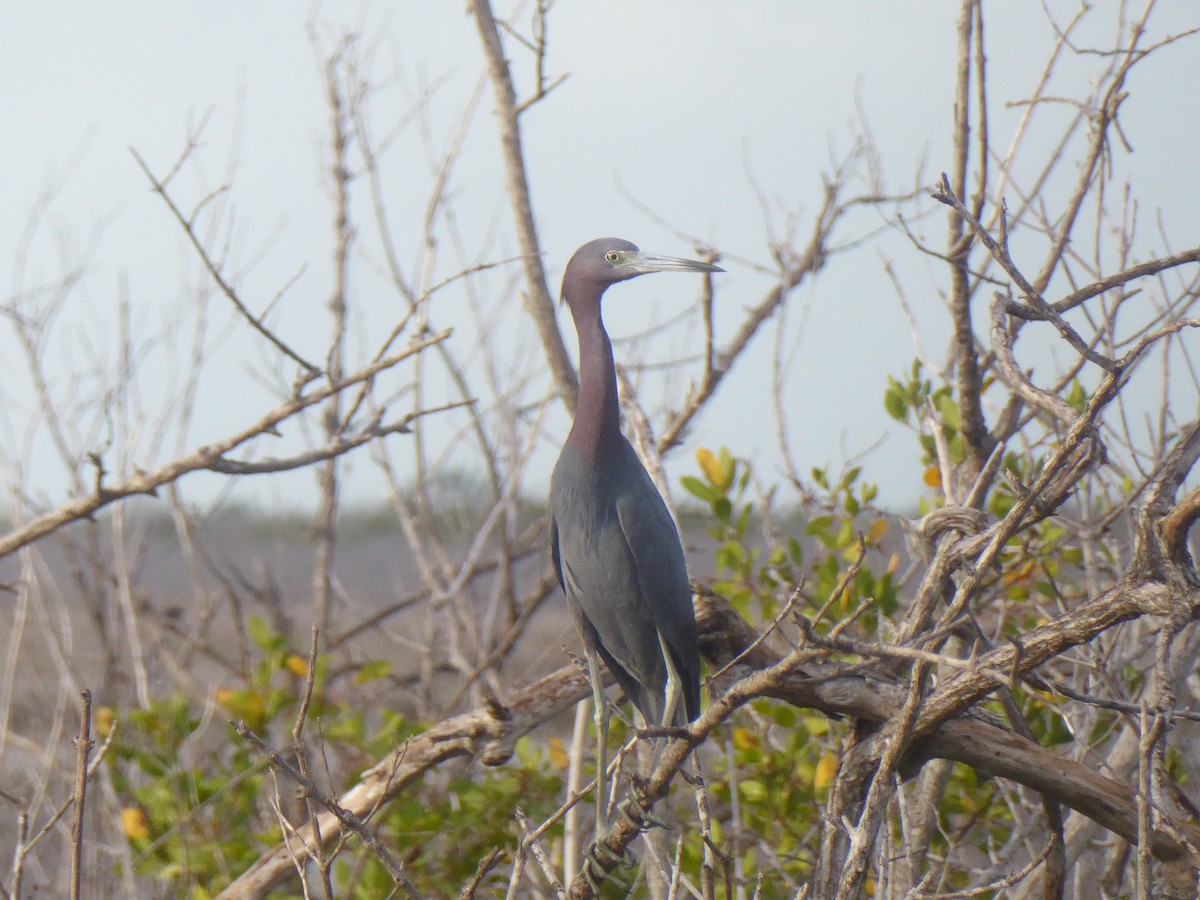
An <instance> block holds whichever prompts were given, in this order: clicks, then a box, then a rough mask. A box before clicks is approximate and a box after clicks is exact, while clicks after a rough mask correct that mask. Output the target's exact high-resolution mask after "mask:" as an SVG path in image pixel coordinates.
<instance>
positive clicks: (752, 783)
mask: <svg viewBox="0 0 1200 900" xmlns="http://www.w3.org/2000/svg"><path fill="white" fill-rule="evenodd" d="M738 793H740V794H741V795H742V798H743V799H744V800H746V801H747V802H749V803H765V802H766V800H767V797H768V796H769V794H768V792H767V786H766V785H765V784H763V783H762V782H761V781H756V780H755V779H753V778H748V779H746V780H745V781H739V782H738Z"/></svg>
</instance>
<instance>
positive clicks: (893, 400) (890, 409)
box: [883, 388, 908, 422]
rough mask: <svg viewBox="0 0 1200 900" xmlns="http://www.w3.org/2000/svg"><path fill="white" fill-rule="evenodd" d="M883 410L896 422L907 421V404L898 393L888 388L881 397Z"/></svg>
mask: <svg viewBox="0 0 1200 900" xmlns="http://www.w3.org/2000/svg"><path fill="white" fill-rule="evenodd" d="M883 408H884V410H886V411H887V414H888V415H889V416H891V417H892V418H893V419H895V420H896V421H897V422H906V421H908V404H907V403H906V402H905V400H904V398H903V397H902V396H900V394H899V392H897V391H894V390H892V389H890V388H889V389H888V390H887V391H886V392H885V393H884V395H883Z"/></svg>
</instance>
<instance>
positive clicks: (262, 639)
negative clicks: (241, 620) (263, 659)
mask: <svg viewBox="0 0 1200 900" xmlns="http://www.w3.org/2000/svg"><path fill="white" fill-rule="evenodd" d="M246 633H247V634H249V635H250V640H252V641H254V643H256V644H257V645H258V646H259V647H261V648H262V649H263V650H268V651H270V650H273V649H274V647H273V646H272V644H273V642H274V639H275V633H274V632H273V631H271V626H270V625H268V624H267V620H266V619H264V618H263V617H262V616H250V618H249V619H247V620H246Z"/></svg>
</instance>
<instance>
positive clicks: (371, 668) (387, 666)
mask: <svg viewBox="0 0 1200 900" xmlns="http://www.w3.org/2000/svg"><path fill="white" fill-rule="evenodd" d="M391 672H392V663H391V660H387V659H372V660H369V661H368V662H365V663H363V664H362V665H361V666H359V667H358V674H357V675H355V676H354V681H355V683H357V684H366V683H367V682H368V681H378V680H379V679H380V678H386V677H387V676H388V675H390V674H391Z"/></svg>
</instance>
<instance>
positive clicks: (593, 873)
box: [581, 841, 638, 894]
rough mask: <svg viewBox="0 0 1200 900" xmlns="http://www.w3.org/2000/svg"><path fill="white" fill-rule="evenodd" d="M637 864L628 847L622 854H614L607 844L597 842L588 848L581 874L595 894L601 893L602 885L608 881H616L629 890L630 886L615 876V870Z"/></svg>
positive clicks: (635, 857)
mask: <svg viewBox="0 0 1200 900" xmlns="http://www.w3.org/2000/svg"><path fill="white" fill-rule="evenodd" d="M637 862H638V860H637V856H635V855H634V853H633V851H632V850H630V849H629V848H628V847H626V848H625V850H624V851H623V852H621V853H614V852H613V851H612V850H611V849H609V847H608V845H607V844H605V843H603V842H602V841H597V842H596V843H594V844H592V846H590V847H588V850H587V853H585V854H584V856H583V870H582V872H581V874H582V875H583V879H584V881H586V882H587V883H588V887H590V888H591V889H592V893H594V894H596V893H599V891H600V885H602V884H604V883H605V882H606V881H615V882H616V883H617V884H619V885H621V887H625V888H627V887H628V885H626V884H625V883H624V882H623V881H621V880H620V879H619V878H616V877H614V876H613V874H612V873H613V870H615V869H616V868H617V867H618V866H621V865H626V866H629V867H630V868H632V867H633V866H636V865H637Z"/></svg>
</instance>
